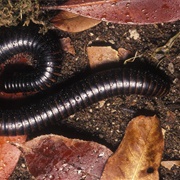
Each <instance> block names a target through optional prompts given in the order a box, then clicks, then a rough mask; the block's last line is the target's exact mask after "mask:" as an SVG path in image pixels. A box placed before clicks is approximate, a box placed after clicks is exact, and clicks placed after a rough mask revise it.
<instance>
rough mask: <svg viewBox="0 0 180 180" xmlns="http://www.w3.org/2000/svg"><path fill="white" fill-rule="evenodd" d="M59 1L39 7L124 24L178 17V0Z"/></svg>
mask: <svg viewBox="0 0 180 180" xmlns="http://www.w3.org/2000/svg"><path fill="white" fill-rule="evenodd" d="M60 3H61V4H60V5H54V6H53V5H48V6H44V7H41V9H45V10H52V9H53V10H57V9H61V10H65V11H68V12H72V13H75V14H79V15H82V16H85V17H90V18H94V19H98V20H102V21H110V22H115V23H125V24H126V23H130V24H150V23H152V24H154V23H162V22H172V21H176V20H179V19H180V11H179V9H180V3H179V0H173V1H170V0H168V1H165V0H158V1H157V0H143V1H140V0H131V1H130V0H106V1H105V0H83V1H82V0H76V1H75V0H68V1H66V2H65V3H63V4H62V2H60Z"/></svg>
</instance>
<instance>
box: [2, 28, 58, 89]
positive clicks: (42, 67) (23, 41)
mask: <svg viewBox="0 0 180 180" xmlns="http://www.w3.org/2000/svg"><path fill="white" fill-rule="evenodd" d="M38 30H39V29H38V28H37V27H36V26H32V27H11V28H5V29H4V30H3V32H2V33H1V36H0V37H1V41H0V64H3V63H4V64H6V62H7V61H8V60H9V59H11V58H13V56H17V55H18V54H23V53H24V54H25V55H26V56H27V55H28V56H31V57H32V58H31V59H32V60H33V62H32V64H33V70H32V71H30V72H26V73H24V72H16V73H15V74H14V73H12V72H11V73H8V76H7V77H6V78H4V79H3V80H2V82H1V89H0V90H3V91H5V92H29V91H39V90H44V89H46V88H47V87H49V86H51V85H52V84H53V83H54V82H55V81H57V78H58V73H59V68H60V60H61V51H60V45H59V43H58V41H57V39H56V40H55V39H54V38H52V37H51V35H50V34H49V33H47V34H45V35H42V34H39V33H38Z"/></svg>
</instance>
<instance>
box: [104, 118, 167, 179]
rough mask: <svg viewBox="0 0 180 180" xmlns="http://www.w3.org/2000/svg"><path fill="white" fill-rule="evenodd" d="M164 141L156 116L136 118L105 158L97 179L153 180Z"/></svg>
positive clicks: (156, 175) (156, 176)
mask: <svg viewBox="0 0 180 180" xmlns="http://www.w3.org/2000/svg"><path fill="white" fill-rule="evenodd" d="M163 148H164V140H163V136H162V132H161V127H160V122H159V120H158V118H157V117H156V116H153V117H145V116H139V117H136V118H134V119H133V120H132V121H131V122H130V123H129V124H128V126H127V129H126V132H125V136H124V138H123V140H122V142H121V144H120V146H119V147H118V149H117V151H116V152H115V154H113V156H111V157H110V158H109V159H108V162H107V164H106V166H105V169H104V172H103V175H102V177H101V180H110V179H113V180H127V179H128V180H157V179H159V175H158V167H159V165H160V162H161V158H162V153H163Z"/></svg>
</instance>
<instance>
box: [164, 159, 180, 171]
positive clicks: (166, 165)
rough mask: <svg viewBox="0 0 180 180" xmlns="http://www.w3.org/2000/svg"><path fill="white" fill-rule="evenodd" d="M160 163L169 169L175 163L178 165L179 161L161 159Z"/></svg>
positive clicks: (179, 164)
mask: <svg viewBox="0 0 180 180" xmlns="http://www.w3.org/2000/svg"><path fill="white" fill-rule="evenodd" d="M161 165H162V166H164V167H165V168H167V169H169V170H171V168H172V167H173V166H174V165H176V166H179V167H180V161H162V162H161Z"/></svg>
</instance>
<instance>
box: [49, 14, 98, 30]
mask: <svg viewBox="0 0 180 180" xmlns="http://www.w3.org/2000/svg"><path fill="white" fill-rule="evenodd" d="M100 22H101V21H99V20H95V19H92V18H87V17H83V16H80V15H77V14H73V13H70V12H67V11H61V12H60V13H59V14H58V15H56V16H55V17H54V18H53V19H52V20H51V23H52V24H53V25H54V26H55V27H56V28H57V29H60V30H63V31H67V32H73V33H75V32H81V31H84V30H86V29H90V28H91V27H94V26H96V25H97V24H99V23H100Z"/></svg>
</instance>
